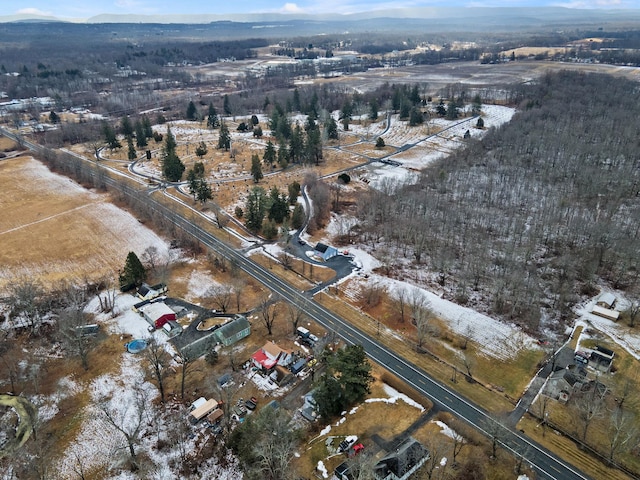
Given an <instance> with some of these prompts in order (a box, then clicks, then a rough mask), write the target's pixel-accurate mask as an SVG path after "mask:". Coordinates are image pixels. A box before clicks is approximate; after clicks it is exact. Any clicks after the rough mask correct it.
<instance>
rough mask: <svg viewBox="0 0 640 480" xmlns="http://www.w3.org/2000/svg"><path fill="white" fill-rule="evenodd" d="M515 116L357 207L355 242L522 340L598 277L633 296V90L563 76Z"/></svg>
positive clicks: (556, 319)
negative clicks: (514, 329) (482, 306)
mask: <svg viewBox="0 0 640 480" xmlns="http://www.w3.org/2000/svg"><path fill="white" fill-rule="evenodd" d="M514 96H515V98H518V99H519V104H520V108H521V111H520V113H518V114H517V115H516V116H515V117H514V119H513V121H512V122H510V123H509V124H507V125H506V126H504V127H503V128H501V129H500V130H495V131H491V132H489V133H488V135H487V136H486V137H485V138H484V139H483V140H482V141H479V142H472V143H470V145H469V148H468V149H466V150H465V151H462V152H460V153H458V154H456V155H454V156H452V157H450V158H447V159H445V160H442V161H440V162H439V163H438V164H437V165H435V166H434V167H433V168H431V169H429V170H428V171H427V172H425V173H424V175H423V176H422V177H421V179H420V182H419V183H418V184H417V185H409V186H400V187H397V188H394V187H393V186H389V188H388V189H387V190H386V191H378V192H371V193H370V194H369V195H370V198H369V199H367V200H363V201H360V202H359V205H360V206H361V209H360V218H361V219H362V220H363V224H364V228H363V231H362V234H361V239H362V241H365V242H368V243H369V244H371V245H374V246H381V247H382V246H388V247H389V249H390V251H389V252H387V255H386V262H387V264H388V267H390V269H391V270H392V267H393V265H394V264H397V263H400V262H403V261H406V260H408V259H410V260H412V261H413V262H414V263H415V264H416V265H417V269H418V270H422V269H423V268H424V269H425V271H429V272H434V273H433V277H432V278H430V280H431V281H433V282H434V283H435V282H437V283H439V284H440V285H441V286H442V287H445V289H448V290H451V291H455V298H456V300H457V301H459V302H461V303H467V302H471V303H476V301H477V298H478V292H482V293H481V294H480V297H484V300H485V301H487V302H488V306H487V308H488V310H489V311H490V312H491V313H492V314H495V315H500V316H505V317H507V318H509V319H511V320H513V321H514V322H516V323H519V324H522V325H523V326H525V327H526V328H527V329H528V330H530V331H536V330H538V329H540V328H541V327H558V328H560V326H561V325H562V323H563V320H565V319H567V318H568V317H569V316H570V314H571V311H570V308H571V306H572V305H573V304H575V302H576V301H578V300H579V298H580V295H581V294H593V293H594V292H595V286H596V285H597V284H598V283H599V282H600V281H601V280H604V281H606V282H608V283H610V284H611V285H612V286H613V287H615V288H620V289H631V288H637V287H638V268H639V267H640V265H639V262H640V252H639V251H638V245H639V243H638V238H639V234H640V222H639V219H640V183H639V181H640V164H639V163H638V157H637V149H638V136H637V128H636V119H637V116H638V115H639V114H640V91H639V89H638V85H637V84H636V83H632V82H628V81H626V80H620V79H614V78H612V77H610V76H601V75H582V74H577V73H571V72H563V73H559V74H554V75H547V76H545V77H544V78H543V79H542V80H541V81H540V82H539V83H537V84H534V85H527V86H522V87H518V89H517V90H515V91H514Z"/></svg>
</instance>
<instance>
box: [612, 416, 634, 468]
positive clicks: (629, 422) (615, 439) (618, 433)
mask: <svg viewBox="0 0 640 480" xmlns="http://www.w3.org/2000/svg"><path fill="white" fill-rule="evenodd" d="M638 433H639V432H638V427H637V425H636V423H635V419H634V416H633V414H631V413H630V412H625V411H624V410H622V409H621V408H616V409H615V410H614V411H613V412H612V413H611V417H610V418H609V436H608V443H609V445H608V447H609V452H608V460H609V463H613V460H614V457H615V455H617V454H619V453H621V452H623V451H625V450H627V449H628V448H630V447H633V445H635V444H636V441H637V439H638Z"/></svg>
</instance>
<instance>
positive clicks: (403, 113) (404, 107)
mask: <svg viewBox="0 0 640 480" xmlns="http://www.w3.org/2000/svg"><path fill="white" fill-rule="evenodd" d="M410 114H411V104H410V103H409V102H407V101H403V102H402V104H401V105H400V118H401V119H403V120H406V119H407V118H409V115H410Z"/></svg>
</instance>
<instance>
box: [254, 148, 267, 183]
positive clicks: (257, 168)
mask: <svg viewBox="0 0 640 480" xmlns="http://www.w3.org/2000/svg"><path fill="white" fill-rule="evenodd" d="M251 176H252V177H253V181H254V182H255V183H258V182H259V181H260V180H262V178H263V177H264V175H262V163H261V162H260V157H259V156H258V154H257V153H254V154H253V155H251Z"/></svg>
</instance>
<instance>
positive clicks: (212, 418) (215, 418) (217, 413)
mask: <svg viewBox="0 0 640 480" xmlns="http://www.w3.org/2000/svg"><path fill="white" fill-rule="evenodd" d="M222 415H224V412H223V411H222V409H220V408H216V409H215V410H214V411H213V412H211V413H210V414H209V415H207V422H209V423H210V424H211V425H215V424H216V423H218V422H219V421H220V419H221V418H222Z"/></svg>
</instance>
